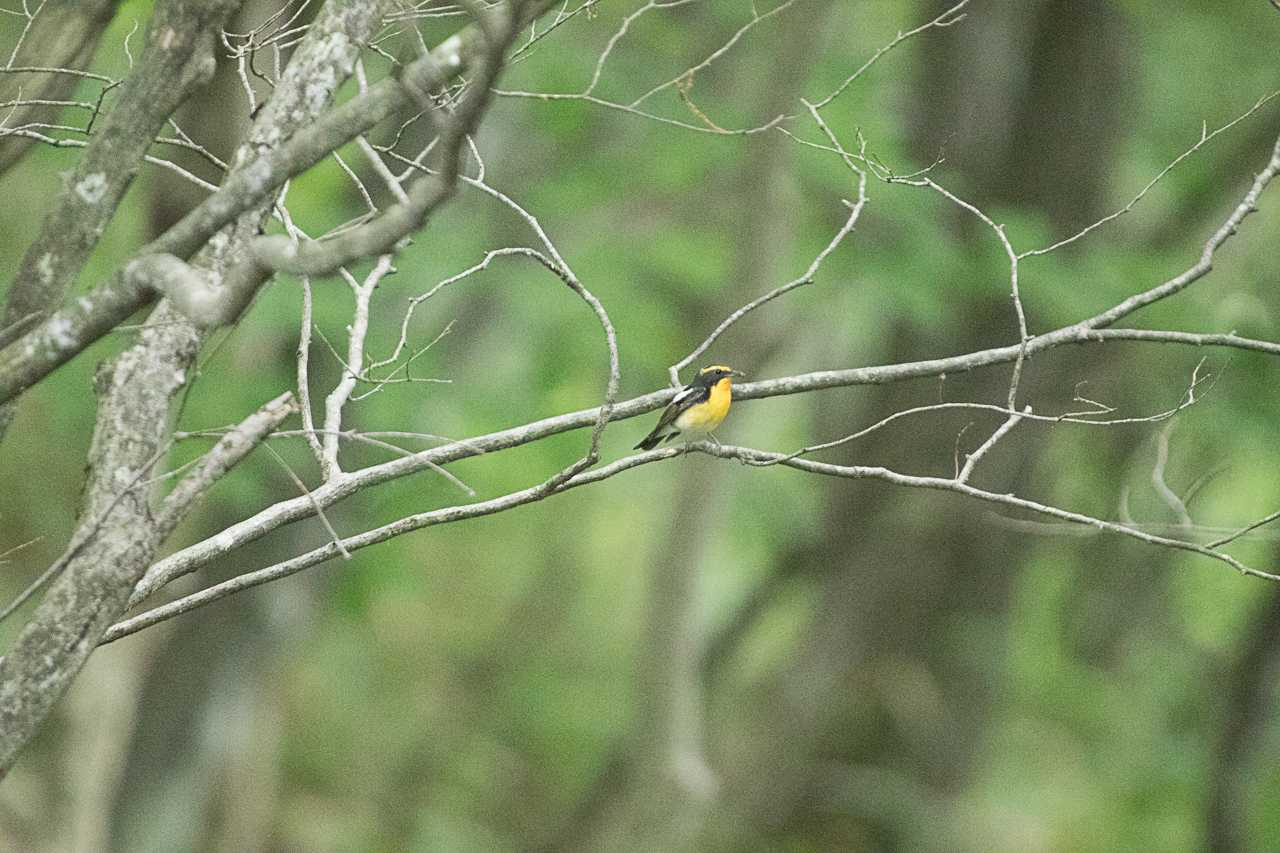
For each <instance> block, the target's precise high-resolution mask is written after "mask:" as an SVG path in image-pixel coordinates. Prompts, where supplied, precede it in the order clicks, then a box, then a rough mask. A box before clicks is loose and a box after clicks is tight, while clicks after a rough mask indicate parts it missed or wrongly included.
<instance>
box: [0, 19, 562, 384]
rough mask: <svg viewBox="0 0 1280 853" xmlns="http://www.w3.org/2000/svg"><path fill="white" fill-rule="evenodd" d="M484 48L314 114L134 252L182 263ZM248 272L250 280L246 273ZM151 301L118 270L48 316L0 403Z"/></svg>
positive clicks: (11, 354)
mask: <svg viewBox="0 0 1280 853" xmlns="http://www.w3.org/2000/svg"><path fill="white" fill-rule="evenodd" d="M554 5H555V3H554V0H527V2H524V3H521V4H519V5H518V6H517V7H516V8H517V9H518V12H517V16H516V28H517V29H518V28H519V27H520V26H523V25H524V24H525V23H527V22H528V21H530V20H532V19H533V18H535V17H537V16H538V15H541V14H542V13H543V12H545V11H546V10H547V9H549V8H551V7H552V6H554ZM485 44H486V42H485V38H484V36H483V33H482V32H481V31H480V28H479V27H477V26H474V25H473V26H468V27H465V28H463V29H462V30H461V31H460V32H458V33H457V34H455V35H453V36H450V37H449V38H448V39H446V40H445V41H443V42H441V44H440V45H438V46H437V47H436V48H435V49H433V50H432V51H431V52H430V53H428V54H426V55H424V56H423V57H420V58H419V59H417V60H415V61H414V62H412V63H410V64H409V65H408V66H407V68H406V69H405V71H404V73H403V74H402V76H401V78H400V79H399V80H397V79H393V78H388V79H386V80H383V81H382V82H380V83H378V84H376V85H374V86H371V87H369V90H368V92H366V93H364V94H362V95H358V96H356V97H353V98H352V99H351V100H349V101H346V102H344V103H343V104H341V105H339V106H337V107H335V108H333V109H331V110H328V111H327V112H324V113H323V114H319V113H318V114H316V115H315V116H314V117H313V118H314V120H313V121H312V122H311V123H310V124H308V125H307V127H306V130H305V132H300V133H295V134H290V135H287V136H284V137H282V138H283V139H285V141H284V142H282V143H280V144H278V145H273V146H271V147H270V148H262V149H261V150H259V151H257V152H256V153H257V155H258V156H257V157H256V158H255V159H254V160H253V161H252V162H251V163H238V164H237V165H239V166H240V167H241V168H239V169H237V170H236V171H234V172H233V173H232V174H230V175H228V176H227V178H226V180H225V181H224V182H223V184H222V185H221V186H220V187H219V188H218V191H217V192H215V193H213V194H212V195H211V196H209V197H208V198H207V199H205V201H204V202H203V203H202V204H200V205H199V206H198V207H197V208H196V209H195V210H193V211H192V212H191V213H189V214H188V215H187V216H185V217H183V218H182V220H181V221H179V222H178V223H177V224H176V225H174V226H173V228H171V229H170V230H169V231H167V232H165V234H163V235H161V236H160V237H159V238H157V239H156V240H154V241H152V242H151V243H150V244H149V245H147V246H145V247H143V248H142V249H141V250H140V251H139V254H140V255H155V254H171V255H175V256H177V257H178V258H180V259H186V258H189V257H190V256H191V255H192V253H194V252H195V251H196V250H197V249H199V248H200V247H201V246H202V245H204V243H205V241H207V240H208V239H209V238H210V237H211V236H213V235H214V234H215V233H217V232H218V231H219V230H220V229H221V228H223V227H225V226H226V225H227V224H228V223H230V222H232V221H233V220H234V219H235V218H236V217H237V216H239V215H240V214H241V213H243V212H244V211H246V210H251V209H253V208H255V207H257V206H258V205H261V204H263V203H265V202H267V201H268V200H269V199H270V198H271V197H272V196H273V194H274V193H275V192H276V190H278V189H279V188H280V187H281V186H283V184H284V182H285V181H287V180H288V179H289V178H291V177H293V176H294V175H297V174H299V173H301V172H303V171H305V170H306V169H308V168H310V167H311V166H313V165H315V164H316V163H318V162H319V161H320V160H322V159H324V158H325V157H328V156H329V154H330V153H331V152H332V151H334V150H335V149H337V148H339V147H341V146H342V145H343V144H345V143H347V142H349V141H351V140H352V139H354V138H355V137H357V136H359V135H360V134H362V133H364V132H365V131H367V130H369V129H371V128H372V127H373V126H374V125H376V124H378V123H379V122H381V121H382V120H383V119H386V118H388V117H389V116H391V115H393V114H395V113H396V112H397V111H399V110H401V109H403V108H406V107H409V106H411V105H413V104H414V102H415V101H414V92H415V91H416V90H417V88H418V87H419V86H425V87H429V86H431V84H432V82H435V81H438V82H439V83H443V82H445V81H447V80H449V79H452V78H453V77H456V76H457V75H458V74H461V73H463V72H464V71H466V70H467V69H469V68H471V67H472V65H473V63H475V62H476V61H477V60H478V59H479V58H480V57H481V56H483V55H484V51H485ZM407 79H408V80H414V81H416V82H415V83H414V85H413V86H412V87H410V86H407V85H406V84H405V82H404V81H405V80H407ZM251 272H256V274H248V273H251ZM237 280H238V281H239V282H241V283H240V285H239V288H240V292H236V293H232V294H229V297H231V298H235V299H237V300H238V301H239V304H242V305H243V304H247V303H248V301H249V298H251V296H252V293H251V291H252V290H253V289H254V288H256V287H257V285H258V284H260V283H261V281H262V280H263V276H262V273H261V272H260V271H254V270H252V269H251V270H248V271H244V270H243V268H242V274H241V275H239V277H238V279H237ZM244 291H250V292H248V293H246V292H244ZM155 298H156V293H155V292H154V291H153V290H151V289H150V288H149V287H147V286H146V284H145V282H142V281H140V280H138V279H137V278H135V277H132V276H130V275H129V274H128V272H127V270H122V271H121V272H119V273H117V274H116V275H114V276H113V277H112V278H110V279H108V280H107V281H106V282H104V283H102V284H100V285H98V286H97V287H95V288H94V289H92V290H91V291H89V292H88V293H86V294H85V295H84V296H82V297H80V298H79V299H77V300H76V301H75V302H73V303H72V304H70V305H68V306H66V307H65V308H63V309H61V310H59V311H57V312H55V313H54V314H53V315H52V316H50V317H49V318H48V319H47V320H45V321H44V322H43V323H42V324H41V325H40V326H38V327H36V328H35V329H32V330H31V331H30V332H28V333H27V334H25V335H24V336H23V337H22V338H21V339H19V340H17V341H14V342H13V343H12V344H10V345H9V346H8V347H6V348H5V349H3V350H0V402H5V401H8V400H11V399H13V398H14V397H16V396H17V395H18V394H21V393H22V392H23V391H24V390H26V389H27V388H29V387H30V386H31V385H33V384H35V383H36V382H39V381H40V380H41V379H42V378H44V377H45V376H47V375H48V374H49V373H51V372H52V371H53V370H55V369H56V368H57V367H59V366H60V365H62V364H64V363H66V362H67V361H69V360H70V359H71V358H73V357H75V356H76V355H77V354H78V353H79V352H81V351H82V350H83V349H84V348H85V347H87V346H89V345H90V344H91V343H93V342H94V341H96V340H97V339H98V338H100V337H102V336H103V335H105V334H106V333H107V332H109V331H111V330H112V329H113V328H115V327H116V326H117V325H119V324H120V323H122V322H123V321H124V320H125V319H126V318H127V317H129V315H130V314H132V313H133V312H134V311H137V310H138V309H139V308H141V307H143V306H144V305H146V304H147V303H149V302H151V301H152V300H154V299H155Z"/></svg>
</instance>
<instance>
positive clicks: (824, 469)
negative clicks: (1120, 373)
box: [102, 414, 1280, 644]
mask: <svg viewBox="0 0 1280 853" xmlns="http://www.w3.org/2000/svg"><path fill="white" fill-rule="evenodd" d="M1019 419H1020V415H1019V414H1015V416H1014V417H1012V418H1010V420H1009V421H1007V422H1006V424H1005V425H1004V426H1003V427H1001V429H1000V430H999V431H998V432H997V433H996V434H995V435H993V436H992V438H991V439H989V440H988V442H987V444H986V445H984V448H988V447H990V446H991V445H993V444H995V442H996V441H998V440H999V438H1000V437H1001V436H1002V435H1003V434H1004V433H1005V432H1007V431H1008V429H1009V428H1011V427H1012V426H1013V425H1014V424H1016V423H1017V421H1018V420H1019ZM691 451H696V452H699V453H705V454H708V455H710V456H715V457H718V458H721V459H735V460H737V461H739V462H744V463H747V464H749V465H752V466H774V465H783V466H786V467H788V468H794V469H796V470H799V471H803V472H805V473H810V474H820V475H822V476H828V477H840V478H843V479H850V480H881V481H883V482H887V483H892V484H894V485H898V486H904V487H908V488H917V489H930V490H934V491H944V492H955V493H957V494H961V495H964V496H966V497H971V498H976V499H977V500H981V501H984V502H987V503H993V504H999V505H1001V506H1005V507H1012V508H1015V509H1021V510H1026V511H1029V512H1033V513H1036V514H1038V515H1044V516H1049V517H1051V518H1056V519H1058V520H1060V521H1067V522H1071V523H1073V524H1079V525H1083V526H1085V527H1088V528H1091V529H1094V530H1097V531H1103V532H1108V533H1115V534H1119V535H1122V536H1127V537H1129V538H1131V539H1136V540H1138V541H1140V542H1144V543H1146V544H1148V545H1155V546H1160V547H1165V548H1173V549H1176V550H1180V551H1187V552H1190V553H1193V554H1198V555H1200V556H1202V557H1208V558H1210V559H1213V560H1217V561H1219V562H1222V563H1226V564H1227V565H1229V566H1230V567H1231V568H1233V569H1235V570H1236V571H1238V572H1240V573H1241V574H1243V575H1249V576H1252V577H1258V578H1264V579H1266V580H1274V581H1280V575H1277V574H1273V573H1270V572H1265V571H1261V570H1259V569H1254V568H1251V567H1250V566H1247V565H1245V564H1244V563H1241V562H1240V561H1239V560H1237V559H1235V558H1234V557H1232V556H1231V555H1229V554H1225V553H1222V552H1220V551H1217V550H1215V546H1216V544H1217V543H1211V544H1210V545H1201V544H1199V543H1196V542H1189V541H1186V540H1183V539H1174V538H1171V537H1167V536H1159V535H1156V534H1153V533H1148V532H1146V531H1144V530H1141V529H1139V528H1137V527H1134V526H1131V525H1127V524H1120V523H1117V522H1113V521H1107V520H1105V519H1101V518H1095V517H1093V516H1090V515H1085V514H1083V513H1079V512H1073V511H1071V510H1066V509H1061V508H1059V507H1055V506H1051V505H1049V504H1043V503H1039V502H1037V501H1033V500H1028V499H1026V498H1020V497H1017V496H1016V495H1012V494H1001V493H997V492H992V491H988V490H986V489H980V488H977V487H976V486H973V485H970V484H969V483H968V482H967V477H968V475H969V472H970V471H971V470H972V466H966V469H965V470H964V471H962V472H961V473H960V474H959V475H957V476H956V477H950V478H948V477H929V476H918V475H913V474H903V473H900V472H897V471H893V470H891V469H889V468H883V467H879V466H865V465H833V464H830V463H826V462H815V461H813V460H810V459H798V458H795V457H794V456H790V455H787V454H782V453H772V452H768V451H762V450H754V449H751V448H747V447H736V446H733V445H717V444H713V443H711V442H705V441H704V442H696V443H690V444H687V445H685V446H683V447H665V448H662V449H659V450H650V451H647V452H644V453H638V454H635V455H633V456H627V457H624V458H622V459H619V460H616V461H614V462H611V463H610V464H608V465H604V466H602V467H600V468H597V469H595V470H593V471H587V472H583V473H580V474H577V475H575V476H573V477H571V478H569V479H568V480H566V481H565V482H564V483H562V484H560V485H559V486H558V487H557V488H555V489H547V488H546V484H545V483H539V484H538V485H536V486H531V487H529V488H527V489H521V490H520V491H517V492H511V493H509V494H506V495H502V496H501V497H497V498H492V499H490V500H485V501H477V502H476V503H472V504H464V505H461V506H451V507H445V508H442V509H435V510H430V511H428V512H421V513H417V514H415V515H411V516H407V517H405V518H401V519H399V520H397V521H393V522H391V523H389V524H384V525H382V526H380V527H376V528H374V529H372V530H367V531H365V532H363V533H358V534H356V535H354V536H348V537H345V538H343V539H339V540H335V541H331V542H328V543H326V544H324V545H322V546H320V547H318V548H315V549H312V550H311V551H308V552H306V553H305V554H300V555H299V556H297V557H294V558H292V559H290V560H285V561H284V562H281V563H277V564H275V565H273V566H268V567H266V568H263V569H258V570H256V571H252V572H246V573H244V574H241V575H237V576H236V577H234V578H231V579H230V580H226V581H223V582H222V583H219V584H215V585H213V586H211V587H208V588H207V589H203V590H201V591H199V592H196V593H192V594H190V595H186V596H183V597H181V598H179V599H176V600H174V601H171V602H169V603H167V604H162V605H160V606H158V607H154V608H152V609H150V610H148V611H146V612H144V613H140V614H138V615H137V616H133V617H131V618H129V619H125V620H122V621H120V622H118V623H116V624H115V625H113V626H112V627H111V628H110V629H109V630H108V631H107V633H106V635H105V636H104V637H103V640H102V643H103V644H106V643H110V642H114V641H115V640H118V639H120V638H122V637H126V636H128V635H130V634H134V633H137V632H138V631H141V630H143V629H144V628H148V627H151V626H152V625H155V624H158V623H160V622H163V621H165V620H168V619H172V618H173V617H175V616H180V615H182V614H184V613H188V612H190V611H192V610H195V609H197V608H200V607H203V606H205V605H206V604H212V603H213V602H215V601H219V600H221V599H223V598H227V597H228V596H231V595H235V594H236V593H238V592H243V591H245V590H247V589H252V588H253V587H256V586H261V585H262V584H265V583H270V582H271V581H275V580H280V579H281V578H285V577H288V576H289V575H293V574H297V573H298V572H301V571H303V570H305V569H309V568H311V567H313V566H317V565H319V564H321V563H324V562H326V561H328V560H331V559H333V558H334V557H337V556H340V555H341V556H345V555H347V554H350V553H351V552H353V551H358V550H360V549H362V548H367V547H369V546H370V545H377V544H379V543H381V542H386V541H387V540H389V539H393V538H395V537H397V536H401V535H403V534H405V533H410V532H412V531H415V530H421V529H423V528H427V527H434V526H436V525H440V524H450V523H452V522H455V521H465V520H467V519H471V518H479V517H482V516H486V515H494V514H496V513H499V512H504V511H506V510H510V509H515V508H516V507H520V506H524V505H526V504H530V503H535V502H537V501H540V500H544V499H545V498H548V497H550V496H551V495H553V494H558V493H559V492H563V491H567V490H569V489H573V488H577V487H579V486H586V485H591V484H593V483H598V482H600V481H602V480H607V479H609V478H610V477H613V476H616V475H617V474H621V473H622V472H624V471H629V470H631V469H632V468H636V467H639V466H641V465H647V464H650V463H653V462H661V461H663V460H667V459H673V458H675V457H678V456H683V455H685V454H686V453H689V452H691ZM983 452H985V449H984V450H982V451H980V452H979V453H975V454H974V456H973V457H972V458H973V460H974V461H976V459H977V458H978V457H980V456H981V455H982V453H983ZM1272 517H1274V516H1271V517H1268V519H1264V520H1263V522H1258V523H1255V525H1254V526H1259V525H1260V524H1261V523H1265V522H1266V521H1267V520H1270V518H1272ZM1246 529H1251V528H1246ZM1221 541H1222V542H1225V541H1229V540H1221Z"/></svg>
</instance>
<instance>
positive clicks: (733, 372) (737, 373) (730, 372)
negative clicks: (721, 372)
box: [729, 370, 747, 379]
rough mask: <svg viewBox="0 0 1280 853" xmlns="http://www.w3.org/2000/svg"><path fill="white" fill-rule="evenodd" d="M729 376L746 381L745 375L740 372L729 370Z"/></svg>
mask: <svg viewBox="0 0 1280 853" xmlns="http://www.w3.org/2000/svg"><path fill="white" fill-rule="evenodd" d="M729 375H730V376H737V377H738V378H740V379H746V378H747V374H745V373H743V372H742V371H741V370H730V371H729Z"/></svg>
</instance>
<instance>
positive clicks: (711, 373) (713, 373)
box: [697, 364, 744, 388]
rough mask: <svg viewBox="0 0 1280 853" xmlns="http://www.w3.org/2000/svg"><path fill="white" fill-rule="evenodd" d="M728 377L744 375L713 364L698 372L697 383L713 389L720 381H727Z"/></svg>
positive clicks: (730, 368) (721, 365)
mask: <svg viewBox="0 0 1280 853" xmlns="http://www.w3.org/2000/svg"><path fill="white" fill-rule="evenodd" d="M730 376H744V374H743V373H742V372H741V371H738V370H734V369H733V368H732V367H727V366H725V365H723V364H713V365H711V366H710V367H704V368H702V369H701V370H699V371H698V379H697V382H698V384H699V385H703V386H705V387H707V388H713V387H715V385H716V383H718V382H719V381H720V380H721V379H728V378H729V377H730Z"/></svg>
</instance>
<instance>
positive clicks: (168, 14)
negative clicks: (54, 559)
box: [0, 0, 240, 438]
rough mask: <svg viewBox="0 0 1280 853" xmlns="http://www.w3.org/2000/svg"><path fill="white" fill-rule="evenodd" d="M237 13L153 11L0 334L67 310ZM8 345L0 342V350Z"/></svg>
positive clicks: (209, 70)
mask: <svg viewBox="0 0 1280 853" xmlns="http://www.w3.org/2000/svg"><path fill="white" fill-rule="evenodd" d="M239 5H240V0H219V2H212V3H185V2H181V0H169V2H165V3H161V4H160V6H159V7H158V8H157V9H156V13H155V15H154V16H153V17H152V19H151V23H150V25H149V26H148V27H147V35H146V48H145V49H144V50H143V53H142V57H141V58H140V60H139V62H138V65H137V67H136V68H135V69H134V70H133V73H131V74H130V75H129V76H128V77H127V78H125V81H124V83H123V84H122V86H121V91H120V95H119V99H118V102H117V104H116V106H115V108H114V109H112V110H111V111H110V112H108V113H107V114H106V117H105V118H104V119H103V120H102V122H101V124H100V127H99V129H98V132H97V133H95V134H94V135H93V136H92V137H91V138H90V140H89V145H88V147H87V148H86V149H85V151H84V154H83V155H82V156H81V157H80V159H79V160H78V161H77V162H76V166H75V169H74V170H72V172H71V174H70V175H69V176H68V177H66V179H65V180H64V181H63V184H62V188H61V190H59V191H58V193H57V196H56V198H55V199H54V203H53V208H52V209H51V210H50V211H49V214H48V216H46V217H45V221H44V225H43V226H42V227H41V229H40V233H39V234H38V235H37V236H36V239H35V240H33V241H32V243H31V245H30V246H29V247H28V248H27V252H26V255H25V256H24V257H23V259H22V263H21V265H20V266H19V267H18V274H17V276H16V277H15V278H14V280H13V283H12V285H10V287H9V290H8V295H7V301H6V303H5V310H4V317H3V320H0V329H21V328H26V327H27V325H28V324H29V323H32V322H34V321H36V320H42V319H44V318H45V317H46V316H47V315H48V314H49V312H51V311H53V310H54V309H55V308H57V307H58V306H59V305H60V304H61V303H62V301H63V299H64V298H65V297H66V295H67V291H68V290H70V288H71V285H72V284H73V283H74V282H75V280H76V277H77V276H78V275H79V274H80V271H81V269H82V268H83V267H84V264H85V262H86V261H87V260H88V259H89V255H90V254H91V253H92V252H93V249H94V247H95V246H97V244H98V239H99V238H100V237H101V236H102V233H103V231H104V230H106V226H107V223H108V222H110V221H111V218H112V217H113V216H115V212H116V207H117V205H119V203H120V200H121V199H122V198H124V194H125V192H126V191H128V189H129V186H130V185H131V184H132V183H133V179H134V177H136V176H137V174H138V170H139V169H140V168H141V167H142V162H143V161H142V158H143V156H144V155H145V154H146V153H147V149H148V148H150V147H151V144H152V141H153V140H154V139H155V136H156V134H157V133H158V132H159V131H160V128H161V127H163V125H164V122H165V120H166V119H168V118H169V116H170V115H171V114H172V113H173V111H174V110H176V109H177V108H178V107H179V106H180V105H181V104H182V102H183V101H185V100H186V99H187V96H188V95H190V94H191V93H192V92H193V91H195V90H196V89H197V88H199V87H201V86H203V85H204V84H205V83H207V82H208V81H209V79H210V78H211V77H212V76H213V71H214V57H213V48H214V44H215V42H216V39H217V34H218V33H219V32H220V31H221V29H222V25H223V23H224V22H225V21H226V20H227V18H228V17H230V15H231V13H232V12H234V11H235V10H236V8H237V7H238V6H239ZM36 20H37V21H38V20H40V19H39V18H37V19H36ZM2 337H3V335H2V334H0V338H2ZM4 343H5V341H3V340H0V346H3V345H4ZM12 418H13V407H12V406H0V438H3V436H4V433H5V430H6V428H7V427H8V424H9V422H10V421H11V420H12Z"/></svg>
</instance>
